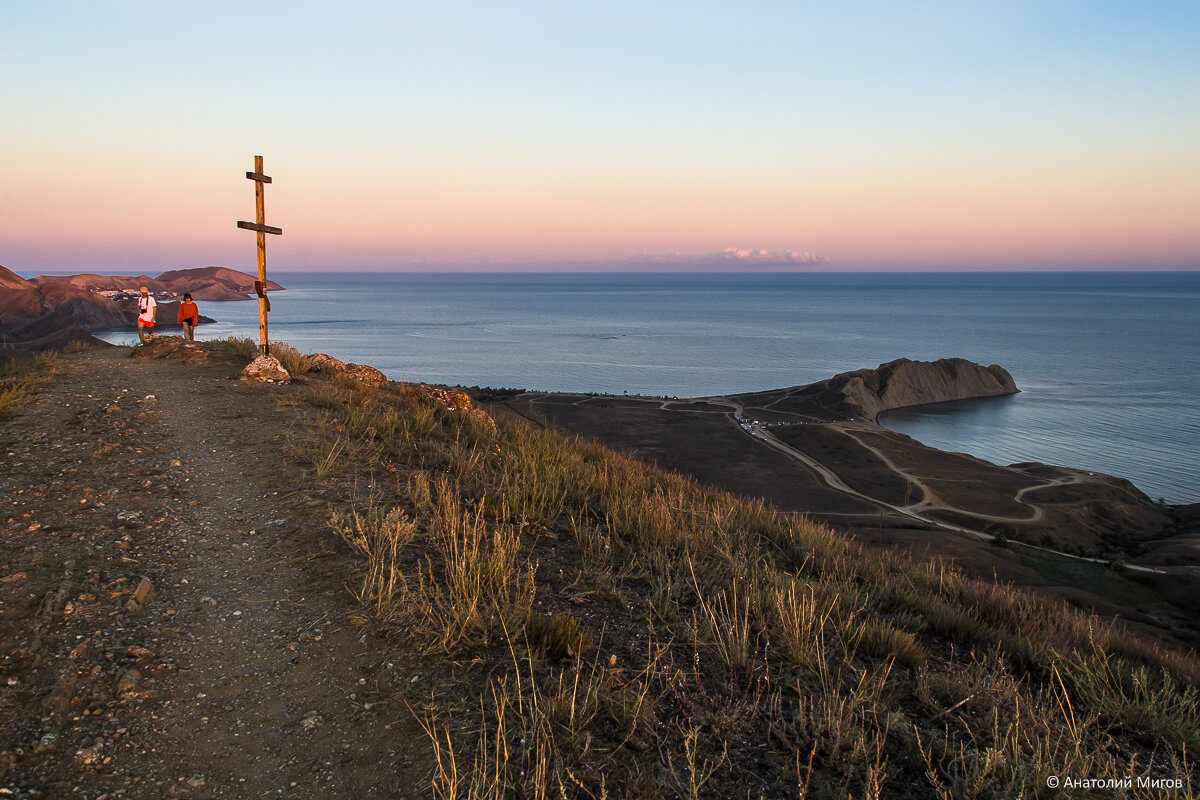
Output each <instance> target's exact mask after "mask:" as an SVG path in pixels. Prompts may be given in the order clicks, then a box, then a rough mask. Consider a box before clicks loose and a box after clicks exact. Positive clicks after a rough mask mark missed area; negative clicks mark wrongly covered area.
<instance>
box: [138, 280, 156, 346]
mask: <svg viewBox="0 0 1200 800" xmlns="http://www.w3.org/2000/svg"><path fill="white" fill-rule="evenodd" d="M157 311H158V304H157V303H155V302H154V297H153V296H152V295H151V294H150V290H149V289H147V288H146V287H145V286H143V287H142V296H141V297H140V298H138V341H140V342H146V341H148V340H150V339H153V338H154V315H155V313H156V312H157Z"/></svg>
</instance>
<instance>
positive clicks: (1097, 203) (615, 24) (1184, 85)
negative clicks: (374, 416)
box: [0, 0, 1200, 271]
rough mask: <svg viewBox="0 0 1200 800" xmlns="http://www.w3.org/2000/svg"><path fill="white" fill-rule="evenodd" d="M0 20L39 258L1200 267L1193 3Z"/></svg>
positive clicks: (376, 7) (13, 174)
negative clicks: (259, 188) (257, 184)
mask: <svg viewBox="0 0 1200 800" xmlns="http://www.w3.org/2000/svg"><path fill="white" fill-rule="evenodd" d="M0 20H2V23H0V44H2V46H3V55H2V56H0V58H2V59H3V71H2V73H0V121H2V124H0V264H3V265H5V266H7V267H9V268H12V269H18V270H22V271H28V270H47V271H49V270H56V269H57V270H62V269H103V270H112V269H118V270H124V269H128V270H135V271H143V270H151V269H156V268H157V269H174V268H188V267H195V266H204V265H209V264H215V265H224V266H231V267H235V268H240V269H246V268H253V267H254V263H255V262H254V259H255V248H254V241H253V240H254V234H253V233H251V232H248V231H244V230H238V229H237V228H236V227H235V222H236V221H237V220H243V219H244V220H252V219H253V218H254V217H253V215H254V196H253V184H252V183H251V182H250V181H248V180H246V179H245V173H246V171H248V170H251V169H252V167H253V156H254V155H262V156H264V158H265V161H266V167H265V169H266V172H267V174H269V175H271V176H272V177H273V178H274V182H273V183H272V184H270V185H269V186H267V188H266V219H267V224H269V225H274V226H278V227H282V228H283V231H284V232H283V236H281V237H270V238H269V240H268V244H267V253H268V267H269V269H277V270H288V271H294V270H306V269H367V270H385V269H592V268H597V269H624V268H633V269H661V268H668V269H685V268H691V267H695V268H701V269H731V270H732V269H742V268H746V269H750V268H753V269H760V268H764V267H767V268H772V267H774V268H780V269H821V270H875V269H934V270H942V269H956V270H971V269H981V270H982V269H1200V46H1197V42H1200V3H1197V2H1195V0H1186V1H1183V0H1181V1H1180V2H1157V1H1156V0H1147V1H1146V2H1141V3H1130V2H1127V1H1124V2H1107V1H1106V0H1079V1H1078V2H1058V1H1057V0H1038V1H1037V2H1025V0H1015V1H1014V2H1005V3H997V2H975V1H974V0H956V2H920V1H919V0H918V1H917V2H906V3H895V2H847V3H825V2H822V3H809V2H782V1H778V2H756V1H755V0H742V1H741V2H728V3H714V2H704V0H689V2H649V1H648V0H641V1H640V2H628V3H626V2H605V3H594V2H593V3H579V2H570V1H569V0H558V1H557V2H546V3H528V2H508V3H503V4H497V3H484V2H453V0H450V1H448V2H439V3H436V4H435V3H408V2H385V1H384V0H374V1H372V2H355V1H354V0H343V1H342V2H338V3H311V2H302V1H297V0H292V1H290V2H245V0H243V2H238V3H227V2H212V1H206V2H204V3H170V2H168V3H164V2H161V0H158V1H156V2H144V3H140V2H139V3H135V2H121V1H120V0H113V1H112V2H104V3H97V2H94V0H89V1H88V2H71V3H68V2H56V1H55V0H43V1H42V2H37V3H25V2H17V0H0ZM736 251H742V252H752V253H754V254H756V255H755V257H753V258H748V259H746V258H740V257H738V256H737V255H736ZM789 252H790V253H791V255H787V253H789ZM712 254H719V255H715V256H714V255H712ZM731 254H732V255H731ZM689 265H691V267H689Z"/></svg>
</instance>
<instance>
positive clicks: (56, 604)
mask: <svg viewBox="0 0 1200 800" xmlns="http://www.w3.org/2000/svg"><path fill="white" fill-rule="evenodd" d="M129 355H130V351H129V349H128V348H112V349H106V350H95V351H89V352H84V353H79V354H75V355H72V356H68V357H63V358H61V359H59V362H58V364H57V366H56V367H55V369H56V375H55V378H54V380H53V381H52V382H51V383H50V384H49V385H48V386H47V387H46V388H45V389H43V390H42V391H41V392H40V393H39V394H38V395H37V397H36V398H35V399H34V400H33V401H32V402H31V403H30V404H29V405H28V406H27V407H26V408H25V409H24V410H23V411H22V412H20V413H19V414H18V415H17V416H16V417H15V418H13V419H10V420H9V421H7V422H6V423H4V424H3V425H2V426H0V448H2V449H0V452H2V453H3V463H4V469H3V470H2V471H0V502H2V503H3V510H2V511H0V797H22V798H25V797H29V798H32V797H46V798H51V797H88V798H97V799H98V798H114V797H127V798H161V797H174V796H180V797H190V798H197V800H199V798H210V797H229V798H260V797H312V796H318V797H356V798H357V797H362V798H374V797H380V798H383V797H388V798H391V797H397V798H399V797H410V796H418V794H419V793H418V790H417V787H418V785H420V783H421V781H420V780H419V778H420V775H418V774H417V773H418V771H419V767H418V763H419V762H420V761H421V760H422V758H423V755H422V754H423V752H424V750H423V747H424V738H423V735H422V734H421V732H420V730H419V728H417V726H416V723H415V722H414V721H413V719H412V716H411V714H410V713H409V711H408V710H407V707H406V705H405V704H404V703H403V701H401V700H400V699H399V695H400V693H401V690H408V691H410V692H411V690H412V687H413V685H414V684H415V685H419V684H420V681H421V680H422V673H421V671H420V670H419V669H418V668H416V667H415V666H414V665H413V664H412V663H405V662H404V661H403V654H400V653H397V652H396V650H395V648H394V647H393V648H391V649H389V646H388V644H387V642H385V641H382V640H380V639H377V638H376V637H374V636H373V635H372V634H371V633H370V632H369V630H368V629H367V628H365V627H362V626H361V624H360V620H359V619H358V618H357V614H358V611H357V609H356V606H355V603H354V601H353V599H352V598H351V597H350V596H349V595H348V593H347V591H346V589H345V587H344V585H343V580H345V578H346V577H347V576H348V575H349V570H348V569H347V568H346V565H345V563H344V559H345V558H346V555H345V554H344V552H342V550H341V549H340V548H339V547H337V546H336V545H335V543H334V541H333V538H332V536H331V535H330V534H329V532H328V530H327V526H326V524H325V518H324V511H323V509H322V508H321V507H319V505H318V504H315V503H313V502H312V501H311V500H310V499H308V498H307V497H305V496H304V494H303V493H302V492H300V491H298V490H296V489H295V488H294V487H293V484H295V483H296V482H295V481H294V480H292V478H293V476H290V475H289V474H288V473H287V472H286V469H287V468H286V466H285V464H286V461H285V459H283V458H282V456H283V448H285V446H286V432H287V430H286V429H287V426H288V425H290V424H293V421H294V416H292V415H291V413H290V412H288V411H286V410H285V409H283V408H281V406H280V404H279V402H278V401H279V398H280V397H281V396H286V395H287V394H288V393H289V392H294V391H296V390H297V389H296V387H295V386H251V385H248V384H244V383H240V382H238V381H237V380H235V379H234V378H235V376H236V374H237V371H238V369H239V368H240V366H241V365H240V364H239V363H236V362H235V361H234V360H233V359H232V358H224V359H223V358H221V357H219V354H218V355H215V356H214V358H212V359H209V360H208V362H207V363H205V364H203V365H199V366H196V365H185V364H183V363H181V362H180V361H175V360H160V359H154V358H139V359H131V358H130V357H129Z"/></svg>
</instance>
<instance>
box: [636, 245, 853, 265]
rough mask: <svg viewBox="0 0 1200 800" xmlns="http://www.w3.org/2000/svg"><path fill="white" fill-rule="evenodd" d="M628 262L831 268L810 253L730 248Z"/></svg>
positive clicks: (649, 256)
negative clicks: (822, 266)
mask: <svg viewBox="0 0 1200 800" xmlns="http://www.w3.org/2000/svg"><path fill="white" fill-rule="evenodd" d="M628 260H629V261H638V262H641V263H646V264H689V265H696V266H718V265H719V266H728V267H737V266H747V267H767V266H770V267H781V266H811V265H814V264H828V263H830V262H829V257H828V256H823V255H817V254H816V253H810V252H808V251H807V250H756V249H753V248H742V247H727V248H725V249H724V250H718V251H716V252H713V253H642V254H641V255H637V256H633V257H632V258H629V259H628Z"/></svg>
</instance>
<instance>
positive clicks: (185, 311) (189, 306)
mask: <svg viewBox="0 0 1200 800" xmlns="http://www.w3.org/2000/svg"><path fill="white" fill-rule="evenodd" d="M199 321H200V310H199V309H198V308H196V304H195V303H193V302H192V295H191V294H190V293H189V294H185V295H184V296H183V302H182V303H180V304H179V324H180V325H182V326H183V338H184V339H186V340H187V341H189V342H194V341H196V323H197V322H199Z"/></svg>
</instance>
